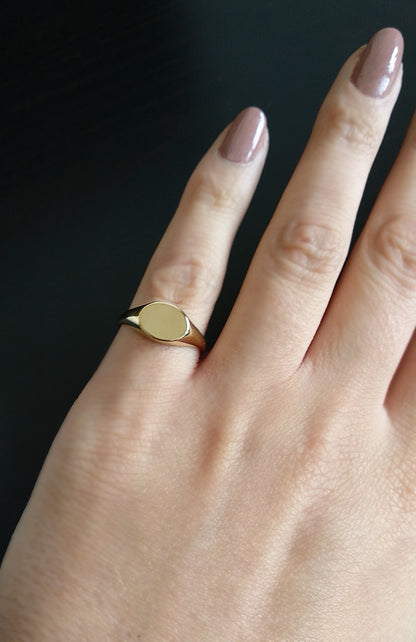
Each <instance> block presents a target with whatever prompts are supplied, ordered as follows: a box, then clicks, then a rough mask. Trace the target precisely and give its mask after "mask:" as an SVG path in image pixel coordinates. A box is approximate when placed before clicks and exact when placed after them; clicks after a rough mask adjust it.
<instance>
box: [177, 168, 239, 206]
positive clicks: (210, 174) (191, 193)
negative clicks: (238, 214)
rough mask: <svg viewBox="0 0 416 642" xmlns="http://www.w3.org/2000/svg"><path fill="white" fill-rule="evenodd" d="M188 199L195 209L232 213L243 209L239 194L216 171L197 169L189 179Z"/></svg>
mask: <svg viewBox="0 0 416 642" xmlns="http://www.w3.org/2000/svg"><path fill="white" fill-rule="evenodd" d="M186 193H187V198H188V199H189V200H190V201H191V203H192V205H193V207H201V208H207V209H209V210H215V211H219V212H230V211H234V210H237V209H239V208H240V207H241V203H240V199H239V194H238V193H236V192H235V190H234V189H233V184H230V183H229V182H228V181H226V180H225V179H224V176H221V175H219V174H218V173H217V172H215V171H214V170H208V169H206V168H204V169H198V168H197V169H196V170H195V171H194V173H193V174H192V176H191V178H190V179H189V182H188V185H187V189H186Z"/></svg>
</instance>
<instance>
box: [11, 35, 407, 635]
mask: <svg viewBox="0 0 416 642" xmlns="http://www.w3.org/2000/svg"><path fill="white" fill-rule="evenodd" d="M401 53H402V38H401V35H400V33H399V32H397V31H396V30H394V29H384V30H382V31H381V32H378V33H377V34H376V35H375V36H374V37H373V38H372V39H371V41H370V43H369V44H368V45H367V48H364V47H362V48H361V49H359V50H358V51H356V52H355V53H354V54H353V55H352V56H351V57H350V58H349V59H348V60H347V62H346V63H345V64H344V66H343V67H342V69H341V71H340V73H339V75H338V77H337V79H336V80H335V83H334V85H333V86H332V88H331V90H330V91H329V94H328V96H327V97H326V99H325V101H324V103H323V105H322V107H321V109H320V111H319V114H318V116H317V120H316V123H315V125H314V128H313V130H312V134H311V137H310V139H309V141H308V144H307V146H306V149H305V152H304V153H303V155H302V157H301V159H300V161H299V164H298V166H297V168H296V170H295V172H294V174H293V176H292V178H291V180H290V182H289V185H288V186H287V188H286V190H285V192H284V194H283V196H282V198H281V200H280V202H279V204H278V206H277V209H276V211H275V213H274V215H273V217H272V219H271V221H270V224H269V225H268V227H267V229H266V231H265V233H264V235H263V238H262V239H261V242H260V244H259V246H258V248H257V250H256V253H255V255H254V258H253V261H252V264H251V266H250V268H249V271H248V274H247V276H246V278H245V280H244V283H243V286H242V289H241V292H240V294H239V296H238V298H237V301H236V303H235V305H234V308H233V310H232V312H231V315H230V318H229V319H228V321H227V323H226V325H225V327H224V329H223V331H222V333H221V334H220V336H219V338H218V340H217V342H216V343H215V345H214V346H213V348H212V349H211V350H210V351H209V353H208V354H207V355H206V356H205V358H203V359H201V360H198V358H199V354H198V350H197V349H196V348H194V347H187V346H185V347H184V346H172V345H162V344H160V343H156V342H153V341H151V340H149V339H147V338H146V337H144V336H143V335H142V334H140V333H139V332H136V331H134V330H132V329H131V328H128V327H125V326H122V327H121V328H120V330H119V332H118V334H117V336H116V338H115V340H114V342H113V344H112V345H111V347H110V349H109V351H108V353H107V354H106V356H105V358H104V360H103V361H102V363H101V364H100V366H99V368H98V370H97V372H96V373H95V374H94V376H93V377H92V379H91V380H90V381H89V383H88V384H87V386H86V388H85V389H84V390H83V392H82V394H81V395H80V397H79V398H78V399H77V400H76V402H75V403H74V405H73V407H72V408H71V410H70V412H69V414H68V416H67V417H66V419H65V422H64V424H63V426H62V427H61V429H60V431H59V433H58V436H57V438H56V440H55V442H54V444H53V446H52V448H51V450H50V453H49V455H48V458H47V460H46V462H45V465H44V467H43V470H42V472H41V475H40V477H39V480H38V482H37V484H36V487H35V490H34V492H33V495H32V498H31V500H30V502H29V504H28V506H27V508H26V510H25V512H24V514H23V516H22V519H21V521H20V523H19V525H18V527H17V529H16V532H15V534H14V536H13V538H12V541H11V543H10V546H9V549H8V552H7V554H6V556H5V559H4V562H3V570H2V580H1V627H0V630H1V633H2V638H1V639H2V640H4V641H5V642H6V641H13V642H18V641H20V640H31V641H32V640H34V641H38V640H39V641H42V642H47V641H49V640H53V641H54V642H56V641H58V640H63V641H65V642H70V641H75V640H76V641H77V642H80V641H82V640H86V641H96V640H97V641H100V642H101V641H105V640H117V641H124V640H141V641H144V640H146V641H152V642H153V641H158V642H159V641H160V642H162V641H163V642H166V641H167V640H181V641H192V642H195V641H198V642H204V641H210V642H211V641H212V642H219V641H224V642H233V641H237V640H238V641H242V640H244V641H250V640H253V641H254V640H255V641H256V642H257V641H271V640H281V641H302V642H303V641H306V640H319V642H322V641H325V640H331V642H333V641H335V640H365V641H366V642H368V641H371V640H375V641H377V642H380V641H392V642H393V641H394V642H401V641H405V640H406V641H407V640H414V639H416V589H415V586H416V394H415V393H416V383H415V380H416V338H415V337H414V336H413V338H412V334H413V332H414V328H415V318H416V218H415V211H414V210H415V202H416V181H415V179H414V177H415V175H416V143H415V141H416V120H415V119H413V121H412V123H411V124H410V127H409V130H408V134H407V136H406V138H405V141H404V144H403V147H402V149H401V151H400V153H399V156H398V158H397V160H396V162H395V164H394V166H393V168H392V170H391V172H390V175H389V176H388V178H387V180H386V182H385V184H384V186H383V188H382V190H381V192H380V195H379V197H378V198H377V201H376V203H375V205H374V208H373V211H372V213H371V215H370V217H369V220H368V222H367V224H366V226H365V228H364V231H363V232H362V234H361V237H360V239H359V241H358V243H357V244H356V245H355V248H354V250H353V252H352V253H351V255H350V257H349V259H348V261H347V262H346V264H345V266H344V267H343V263H344V260H345V257H346V255H347V252H348V247H349V243H350V239H351V232H352V227H353V223H354V217H355V215H356V212H357V208H358V205H359V202H360V199H361V197H362V193H363V190H364V186H365V182H366V179H367V176H368V173H369V170H370V167H371V164H372V162H373V160H374V157H375V155H376V153H377V150H378V147H379V145H380V143H381V140H382V137H383V135H384V132H385V129H386V127H387V123H388V120H389V117H390V114H391V111H392V109H393V106H394V103H395V101H396V99H397V96H398V93H399V90H400V85H401V77H402V67H401ZM282 126H284V125H283V124H282ZM267 146H268V132H267V127H266V123H265V117H264V115H263V114H262V112H260V111H259V110H258V109H255V108H250V109H248V110H245V111H244V112H242V114H240V115H239V116H238V118H237V119H236V120H235V122H234V123H233V124H232V125H231V126H230V127H229V128H228V129H227V130H226V131H224V132H223V133H222V134H221V135H220V137H219V138H218V140H217V141H216V142H215V143H214V145H213V146H212V148H211V149H210V150H209V151H208V152H207V154H206V155H205V156H204V158H203V159H202V160H201V162H200V163H199V165H198V166H197V168H196V170H195V171H194V173H193V175H192V176H191V178H190V180H189V182H188V185H187V187H186V189H185V192H184V195H183V197H182V199H181V202H180V204H179V207H178V210H177V212H176V214H175V216H174V218H173V220H172V222H171V224H170V225H169V227H168V229H167V231H166V234H165V236H164V237H163V239H162V241H161V243H160V244H159V246H158V248H157V249H156V252H155V254H154V256H153V258H152V260H151V262H150V264H149V266H148V269H147V270H146V273H145V274H144V277H143V279H142V281H141V283H140V286H139V289H138V291H137V294H136V296H135V297H134V300H133V302H132V306H131V307H133V306H138V305H140V304H143V303H146V302H148V301H151V300H164V301H168V302H172V303H175V304H177V305H178V306H180V307H181V308H182V309H183V310H184V311H185V312H186V313H187V314H188V315H189V317H190V319H191V320H192V321H193V322H194V323H195V325H196V326H197V327H198V328H199V329H200V330H201V331H202V332H204V330H205V328H206V326H207V323H208V320H209V317H210V314H211V311H212V309H213V306H214V304H215V301H216V298H217V296H218V293H219V291H220V288H221V284H222V280H223V277H224V272H225V269H226V263H227V257H228V253H229V250H230V246H231V244H232V241H233V237H234V235H235V233H236V229H237V227H238V224H239V222H240V221H241V218H242V217H243V215H244V212H245V210H246V208H247V206H248V204H249V202H250V199H251V197H252V195H253V192H254V190H255V187H256V185H257V182H258V180H259V177H260V173H261V171H262V167H263V164H264V161H265V157H266V153H267ZM342 267H343V269H342ZM341 269H342V274H341V277H340V279H339V281H338V283H337V286H336V287H335V283H336V281H337V278H338V276H339V274H340V272H341Z"/></svg>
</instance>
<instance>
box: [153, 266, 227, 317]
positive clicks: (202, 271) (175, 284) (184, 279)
mask: <svg viewBox="0 0 416 642" xmlns="http://www.w3.org/2000/svg"><path fill="white" fill-rule="evenodd" d="M217 282H218V275H217V274H215V271H214V270H213V269H211V268H210V267H209V265H208V262H207V264H206V263H204V262H203V261H202V260H200V259H198V258H197V257H192V258H188V259H187V260H184V258H183V257H181V258H180V259H178V260H172V259H171V260H170V261H167V262H165V263H161V264H160V265H158V266H157V267H155V268H154V269H152V270H151V272H150V274H149V281H148V289H149V290H150V292H151V296H152V297H154V298H160V299H166V300H167V301H173V302H175V303H176V304H177V305H179V306H180V305H181V304H187V303H189V302H190V301H195V302H198V301H200V300H201V296H202V294H203V295H204V300H207V298H208V299H210V298H211V297H212V296H213V295H214V294H215V292H216V289H217Z"/></svg>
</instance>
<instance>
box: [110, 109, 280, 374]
mask: <svg viewBox="0 0 416 642" xmlns="http://www.w3.org/2000/svg"><path fill="white" fill-rule="evenodd" d="M267 147H268V132H267V126H266V119H265V116H264V114H263V112H262V111H261V110H259V109H257V108H255V107H250V108H248V109H246V110H244V111H243V112H241V113H240V114H239V115H238V117H237V118H236V119H235V120H234V122H233V123H232V124H231V126H229V127H228V128H227V130H226V131H224V132H223V133H222V134H221V135H220V137H219V138H218V139H217V140H216V141H215V143H214V145H213V146H212V147H211V149H210V150H209V151H208V152H207V154H206V155H205V156H204V157H203V158H202V160H201V161H200V163H199V164H198V166H197V167H196V169H195V170H194V172H193V174H192V176H191V177H190V180H189V181H188V184H187V186H186V188H185V191H184V194H183V196H182V198H181V201H180V203H179V206H178V209H177V211H176V213H175V215H174V217H173V219H172V220H171V222H170V224H169V226H168V228H167V230H166V232H165V234H164V236H163V238H162V240H161V241H160V243H159V245H158V247H157V248H156V251H155V253H154V255H153V257H152V259H151V261H150V263H149V265H148V268H147V270H146V272H145V274H144V276H143V279H142V281H141V283H140V285H139V288H138V290H137V292H136V295H135V297H134V299H133V301H132V303H131V305H130V307H136V306H138V305H141V304H144V303H147V302H150V301H153V300H162V301H167V302H170V303H174V304H176V305H178V306H179V307H180V308H181V309H182V310H183V311H184V312H185V313H186V314H187V315H188V316H189V318H190V320H191V321H192V322H193V323H194V325H195V326H196V327H197V328H198V329H199V330H200V331H201V332H202V333H204V331H205V329H206V326H207V324H208V321H209V318H210V315H211V312H212V309H213V307H214V304H215V302H216V299H217V297H218V294H219V292H220V289H221V286H222V283H223V278H224V274H225V270H226V265H227V261H228V257H229V252H230V248H231V245H232V242H233V239H234V236H235V233H236V231H237V228H238V225H239V224H240V222H241V219H242V218H243V216H244V213H245V211H246V209H247V207H248V205H249V203H250V200H251V198H252V196H253V193H254V191H255V188H256V186H257V183H258V181H259V178H260V174H261V171H262V169H263V165H264V161H265V158H266V154H267ZM198 358H199V351H198V349H197V348H195V347H192V346H191V347H189V346H186V345H185V346H173V345H163V344H161V343H157V342H154V341H151V340H149V339H147V338H146V337H145V336H143V335H142V334H140V333H139V332H137V331H135V330H133V329H131V328H129V327H126V326H122V327H121V328H120V331H119V333H118V335H117V337H116V339H115V341H114V342H113V345H112V346H111V349H110V351H109V353H108V354H107V357H106V363H105V365H106V366H107V367H109V368H110V369H114V368H116V369H117V371H118V372H119V373H121V372H122V370H123V369H124V371H125V372H133V375H132V376H134V377H135V376H136V375H135V374H134V372H137V371H138V360H140V362H141V363H142V362H145V361H147V362H148V367H152V368H155V369H156V370H157V371H159V370H160V368H163V369H168V370H169V369H172V368H173V369H174V371H175V377H178V376H180V374H181V373H188V374H189V372H191V371H192V369H193V368H194V367H195V364H196V362H197V361H198ZM120 369H121V370H120Z"/></svg>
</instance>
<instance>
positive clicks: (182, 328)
mask: <svg viewBox="0 0 416 642" xmlns="http://www.w3.org/2000/svg"><path fill="white" fill-rule="evenodd" d="M139 326H140V329H141V330H143V332H145V333H146V334H148V335H149V336H150V337H151V338H152V339H158V340H159V341H179V340H180V339H182V338H183V337H184V336H185V335H186V334H188V332H189V322H188V320H187V318H186V316H185V315H184V313H183V312H182V310H180V309H179V308H178V307H176V305H172V304H171V303H165V302H163V301H155V302H154V303H149V304H148V305H145V306H144V308H142V309H141V310H140V312H139Z"/></svg>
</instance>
